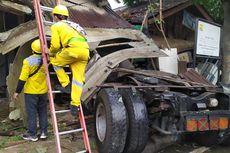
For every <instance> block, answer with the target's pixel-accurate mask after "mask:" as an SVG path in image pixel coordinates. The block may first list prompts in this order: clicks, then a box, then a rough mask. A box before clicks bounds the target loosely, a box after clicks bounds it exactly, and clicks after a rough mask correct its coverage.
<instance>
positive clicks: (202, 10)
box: [195, 5, 214, 22]
mask: <svg viewBox="0 0 230 153" xmlns="http://www.w3.org/2000/svg"><path fill="white" fill-rule="evenodd" d="M195 6H196V8H197V9H198V10H199V11H200V13H201V14H202V15H203V17H204V18H205V19H207V20H208V21H210V22H214V20H213V19H212V17H211V16H210V15H209V14H208V13H207V12H206V11H205V9H204V8H203V7H202V6H200V5H195Z"/></svg>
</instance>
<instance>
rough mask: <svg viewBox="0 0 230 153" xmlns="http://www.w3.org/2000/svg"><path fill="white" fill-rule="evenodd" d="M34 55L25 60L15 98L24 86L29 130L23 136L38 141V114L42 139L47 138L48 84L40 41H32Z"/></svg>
mask: <svg viewBox="0 0 230 153" xmlns="http://www.w3.org/2000/svg"><path fill="white" fill-rule="evenodd" d="M31 48H32V50H33V55H31V56H29V57H28V58H26V59H24V60H23V66H22V70H21V74H20V77H19V81H18V85H17V88H16V91H15V93H14V96H13V98H14V99H15V100H16V99H17V97H18V95H19V94H20V93H21V91H22V89H23V88H24V96H25V106H26V112H27V117H28V122H27V123H28V131H27V133H26V134H24V135H23V136H22V137H23V139H25V140H30V141H37V140H38V137H37V114H38V117H39V126H40V130H41V131H40V132H41V134H40V139H46V138H47V126H48V120H47V84H46V75H45V70H44V67H43V66H42V56H41V55H42V53H41V48H40V41H39V40H38V39H37V40H35V41H33V42H32V44H31Z"/></svg>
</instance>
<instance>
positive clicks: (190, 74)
mask: <svg viewBox="0 0 230 153" xmlns="http://www.w3.org/2000/svg"><path fill="white" fill-rule="evenodd" d="M180 76H181V77H182V78H183V79H185V80H187V81H192V82H196V83H202V84H205V85H211V86H214V85H213V84H212V83H211V82H209V81H208V80H206V79H205V78H204V77H203V76H201V75H200V74H199V73H198V72H196V71H195V70H194V69H189V70H188V71H187V72H185V73H182V74H180Z"/></svg>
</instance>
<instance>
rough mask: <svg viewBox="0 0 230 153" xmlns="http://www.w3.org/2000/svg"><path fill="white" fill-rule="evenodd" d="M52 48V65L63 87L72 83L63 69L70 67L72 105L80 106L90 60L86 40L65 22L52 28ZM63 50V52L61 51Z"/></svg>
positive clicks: (60, 22)
mask: <svg viewBox="0 0 230 153" xmlns="http://www.w3.org/2000/svg"><path fill="white" fill-rule="evenodd" d="M51 32H52V38H51V46H50V49H49V51H50V56H53V55H55V56H54V57H52V58H50V62H51V64H52V65H53V66H54V70H55V72H56V74H57V77H58V80H59V82H60V83H61V85H62V87H66V86H67V85H68V84H69V83H70V79H69V76H68V75H67V74H66V73H65V70H64V69H63V68H62V66H64V65H70V68H71V71H72V88H71V105H74V106H79V105H80V103H81V100H80V98H81V94H82V89H83V84H84V81H85V68H86V65H87V63H88V60H89V46H88V43H87V41H86V39H85V38H84V37H83V36H81V34H80V33H78V32H77V31H76V30H75V29H74V28H72V27H71V26H70V25H68V23H66V21H65V20H62V21H59V22H57V23H55V24H54V25H52V26H51ZM59 49H61V51H59Z"/></svg>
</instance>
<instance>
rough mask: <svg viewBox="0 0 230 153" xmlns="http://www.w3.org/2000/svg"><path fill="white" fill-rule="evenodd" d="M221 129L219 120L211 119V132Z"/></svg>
mask: <svg viewBox="0 0 230 153" xmlns="http://www.w3.org/2000/svg"><path fill="white" fill-rule="evenodd" d="M218 129H219V119H217V118H212V119H210V130H218Z"/></svg>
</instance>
